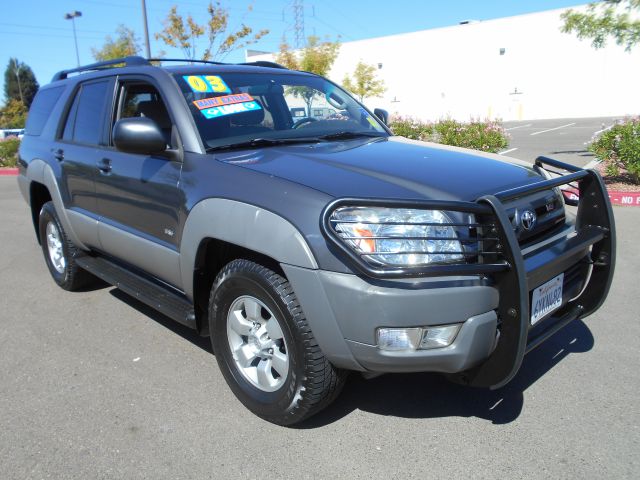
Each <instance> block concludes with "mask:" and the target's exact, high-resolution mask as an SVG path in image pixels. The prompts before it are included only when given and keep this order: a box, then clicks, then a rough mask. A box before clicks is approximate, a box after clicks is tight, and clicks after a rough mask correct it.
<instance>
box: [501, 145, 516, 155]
mask: <svg viewBox="0 0 640 480" xmlns="http://www.w3.org/2000/svg"><path fill="white" fill-rule="evenodd" d="M517 149H518V147H515V148H510V149H509V150H504V151H502V152H498V155H506V154H507V153H510V152H515V151H516V150H517Z"/></svg>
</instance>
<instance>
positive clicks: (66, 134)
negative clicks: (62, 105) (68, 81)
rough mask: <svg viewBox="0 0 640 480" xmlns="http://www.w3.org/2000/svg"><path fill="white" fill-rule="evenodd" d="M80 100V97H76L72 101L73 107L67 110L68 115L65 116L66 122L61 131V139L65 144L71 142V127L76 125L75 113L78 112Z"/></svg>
mask: <svg viewBox="0 0 640 480" xmlns="http://www.w3.org/2000/svg"><path fill="white" fill-rule="evenodd" d="M79 100H80V96H79V95H76V98H75V99H74V100H73V105H72V106H71V108H70V109H69V113H68V115H67V121H66V122H65V124H64V130H63V131H62V139H63V140H64V141H65V142H72V141H73V127H74V126H75V124H76V113H77V112H78V103H79V102H78V101H79Z"/></svg>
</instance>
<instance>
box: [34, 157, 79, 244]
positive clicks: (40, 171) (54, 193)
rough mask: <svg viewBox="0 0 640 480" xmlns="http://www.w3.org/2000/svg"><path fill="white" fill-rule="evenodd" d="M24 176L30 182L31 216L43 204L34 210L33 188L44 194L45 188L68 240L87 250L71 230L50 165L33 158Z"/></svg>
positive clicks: (39, 193) (38, 211)
mask: <svg viewBox="0 0 640 480" xmlns="http://www.w3.org/2000/svg"><path fill="white" fill-rule="evenodd" d="M26 177H27V180H28V181H29V182H30V185H29V192H30V199H29V200H30V203H31V215H32V217H33V215H39V214H40V208H42V205H44V203H42V205H40V208H38V209H37V211H36V209H35V207H34V205H33V197H31V194H32V193H33V192H34V190H33V189H35V192H37V195H45V193H44V191H45V190H46V192H47V193H48V196H49V200H51V201H52V202H53V205H54V206H55V207H56V213H57V214H58V218H59V219H60V223H61V224H62V227H63V228H64V230H65V232H66V233H67V235H68V237H69V240H71V242H72V243H73V244H74V245H76V246H77V247H78V248H80V249H83V250H87V247H86V245H85V244H84V243H83V242H82V241H81V240H80V238H79V237H78V235H76V232H75V231H74V230H73V228H72V226H71V222H70V221H69V216H68V215H67V210H66V208H65V205H64V202H63V200H62V195H61V193H60V188H59V185H58V180H57V177H56V174H55V173H54V171H53V169H52V167H51V166H50V165H49V164H47V163H46V162H45V161H44V160H40V159H36V160H33V161H31V162H30V163H29V166H28V167H27V172H26ZM34 184H35V185H34ZM43 198H46V195H45V196H44V197H37V198H36V199H37V200H39V201H42V199H43ZM47 201H48V200H47ZM34 211H36V213H35V214H34ZM35 219H36V225H37V216H36V217H35ZM36 230H37V226H36ZM36 235H37V237H38V242H39V241H40V238H39V236H40V235H39V234H38V233H36Z"/></svg>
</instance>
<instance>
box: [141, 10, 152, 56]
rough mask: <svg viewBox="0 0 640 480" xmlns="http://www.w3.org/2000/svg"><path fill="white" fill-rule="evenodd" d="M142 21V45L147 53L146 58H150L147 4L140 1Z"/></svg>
mask: <svg viewBox="0 0 640 480" xmlns="http://www.w3.org/2000/svg"><path fill="white" fill-rule="evenodd" d="M142 21H143V22H144V45H145V47H146V51H147V58H151V46H150V45H149V25H148V24H147V3H146V2H145V0H142Z"/></svg>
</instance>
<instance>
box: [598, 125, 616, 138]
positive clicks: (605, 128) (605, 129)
mask: <svg viewBox="0 0 640 480" xmlns="http://www.w3.org/2000/svg"><path fill="white" fill-rule="evenodd" d="M614 125H615V123H612V124H611V125H609V126H608V127H604V128H602V129H600V130H598V131H597V132H593V136H594V137H595V136H596V135H598V134H599V133H602V132H606V131H607V130H611V129H612V128H613V126H614Z"/></svg>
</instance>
